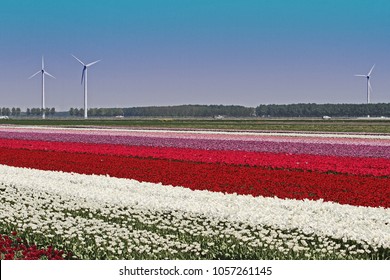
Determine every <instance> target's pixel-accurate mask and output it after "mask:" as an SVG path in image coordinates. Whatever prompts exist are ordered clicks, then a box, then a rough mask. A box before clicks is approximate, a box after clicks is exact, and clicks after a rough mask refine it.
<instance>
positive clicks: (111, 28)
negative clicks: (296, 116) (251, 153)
mask: <svg viewBox="0 0 390 280" xmlns="http://www.w3.org/2000/svg"><path fill="white" fill-rule="evenodd" d="M0 26H1V29H0V106H1V107H3V106H6V107H21V108H26V107H40V79H39V78H38V77H35V78H34V79H31V80H28V79H27V78H28V77H29V76H30V75H32V74H33V73H35V72H36V71H38V70H39V69H40V60H41V56H42V55H44V56H45V61H46V70H47V71H48V72H49V73H51V74H52V75H54V76H55V77H56V78H57V79H55V80H54V79H47V80H46V95H47V97H46V104H47V106H48V107H56V108H57V110H68V108H69V107H82V106H83V88H82V86H81V84H80V78H81V70H82V69H81V66H80V65H79V64H78V62H77V61H76V60H74V59H73V58H72V57H71V54H74V55H76V56H77V57H79V58H80V59H82V60H83V61H85V62H91V61H94V60H97V59H102V61H101V62H99V63H98V64H96V65H94V66H93V67H91V68H90V71H89V76H88V78H89V80H88V81H89V84H88V86H89V96H88V98H89V106H90V107H116V106H120V107H131V106H149V105H177V104H238V105H245V106H257V105H258V104H275V103H276V104H281V103H300V102H305V103H306V102H312V103H364V102H365V101H366V92H365V80H364V78H358V77H354V74H365V73H367V72H368V71H369V69H370V68H371V66H372V65H373V64H374V63H376V67H375V69H374V71H373V75H372V80H371V81H372V86H373V94H372V102H390V32H389V31H390V28H389V26H390V1H386V0H377V1H375V0H372V1H369V0H350V1H349V0H344V1H343V0H338V1H337V0H306V1H299V0H296V1H287V0H286V1H282V0H272V1H270V0H257V1H255V0H235V1H232V0H214V1H213V0H127V1H125V0H115V1H114V0H112V1H108V0H107V1H102V0H94V1H92V0H80V1H71V0H67V1H64V0H57V1H39V0H35V1H33V0H19V1H15V0H14V1H11V0H2V1H1V4H0Z"/></svg>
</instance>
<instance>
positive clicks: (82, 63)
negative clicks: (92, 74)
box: [72, 54, 85, 66]
mask: <svg viewBox="0 0 390 280" xmlns="http://www.w3.org/2000/svg"><path fill="white" fill-rule="evenodd" d="M72 56H73V57H74V58H75V59H76V60H77V61H78V62H80V63H81V65H83V66H85V64H84V62H82V61H81V60H80V59H78V58H77V57H75V56H74V55H73V54H72Z"/></svg>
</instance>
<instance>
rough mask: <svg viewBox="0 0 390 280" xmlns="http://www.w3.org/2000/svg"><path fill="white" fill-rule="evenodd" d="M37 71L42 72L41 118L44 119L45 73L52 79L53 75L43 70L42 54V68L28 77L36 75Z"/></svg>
mask: <svg viewBox="0 0 390 280" xmlns="http://www.w3.org/2000/svg"><path fill="white" fill-rule="evenodd" d="M39 73H42V119H45V111H46V108H45V75H48V76H49V77H52V78H54V79H55V77H54V76H52V75H51V74H50V73H48V72H46V71H45V63H44V60H43V56H42V69H41V70H39V71H38V72H37V73H35V74H34V75H32V76H31V77H29V79H31V78H32V77H34V76H36V75H38V74H39Z"/></svg>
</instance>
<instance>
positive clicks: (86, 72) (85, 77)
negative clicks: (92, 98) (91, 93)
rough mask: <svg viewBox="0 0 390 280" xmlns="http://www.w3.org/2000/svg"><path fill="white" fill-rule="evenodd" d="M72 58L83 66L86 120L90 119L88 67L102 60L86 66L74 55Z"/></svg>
mask: <svg viewBox="0 0 390 280" xmlns="http://www.w3.org/2000/svg"><path fill="white" fill-rule="evenodd" d="M72 56H73V57H74V58H75V59H76V60H77V61H78V62H80V63H81V65H83V72H82V74H81V84H82V83H83V82H84V119H88V105H87V101H88V82H87V74H88V67H90V66H92V65H94V64H95V63H98V62H99V61H100V60H96V61H94V62H91V63H88V64H85V63H84V62H82V61H81V60H80V59H78V58H77V57H75V56H74V55H73V54H72Z"/></svg>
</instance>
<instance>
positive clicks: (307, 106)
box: [256, 103, 390, 117]
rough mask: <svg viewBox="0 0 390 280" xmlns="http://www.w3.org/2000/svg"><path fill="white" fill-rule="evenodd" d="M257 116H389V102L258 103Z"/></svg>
mask: <svg viewBox="0 0 390 280" xmlns="http://www.w3.org/2000/svg"><path fill="white" fill-rule="evenodd" d="M256 115H257V116H259V117H323V116H330V117H363V116H368V115H369V116H372V117H381V116H384V117H390V103H376V104H316V103H300V104H288V105H276V104H271V105H259V106H257V107H256Z"/></svg>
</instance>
